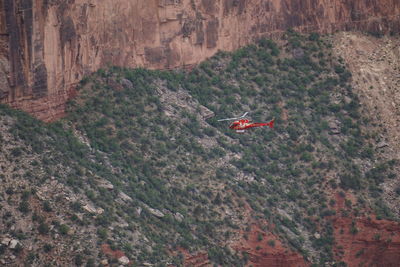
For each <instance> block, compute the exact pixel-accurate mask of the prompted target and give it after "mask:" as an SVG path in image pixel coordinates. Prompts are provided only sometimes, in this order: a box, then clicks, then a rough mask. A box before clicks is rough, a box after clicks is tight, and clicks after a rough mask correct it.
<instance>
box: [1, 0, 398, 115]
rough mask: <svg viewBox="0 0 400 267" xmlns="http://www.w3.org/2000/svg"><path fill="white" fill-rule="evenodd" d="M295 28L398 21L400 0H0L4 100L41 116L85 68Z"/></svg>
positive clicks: (202, 49) (193, 54) (324, 29)
mask: <svg viewBox="0 0 400 267" xmlns="http://www.w3.org/2000/svg"><path fill="white" fill-rule="evenodd" d="M288 28H294V29H296V30H298V31H302V32H314V31H315V32H320V33H331V32H335V31H339V30H361V31H366V32H382V33H390V32H396V33H398V32H399V31H400V2H399V1H398V0H0V102H3V103H8V104H10V105H12V106H14V107H16V108H20V109H23V110H25V111H28V112H30V113H32V114H33V115H35V116H36V117H38V118H40V119H43V120H45V121H49V120H54V119H56V118H59V117H60V116H62V115H63V111H64V107H65V102H66V101H67V99H68V98H69V96H70V95H71V93H72V91H73V88H74V86H75V85H76V84H77V82H78V81H79V80H80V79H81V78H82V77H83V76H84V75H86V74H88V73H90V72H93V71H95V70H97V69H99V68H101V67H105V66H109V65H119V66H128V67H137V66H142V67H146V68H175V67H181V66H190V65H193V64H196V63H198V62H200V61H201V60H203V59H205V58H207V57H209V56H211V55H213V54H214V53H215V52H217V51H218V50H234V49H236V48H238V47H240V46H243V45H246V44H248V43H251V42H253V41H254V40H256V39H258V38H260V37H264V36H266V37H274V36H279V34H280V33H282V31H285V30H286V29H288Z"/></svg>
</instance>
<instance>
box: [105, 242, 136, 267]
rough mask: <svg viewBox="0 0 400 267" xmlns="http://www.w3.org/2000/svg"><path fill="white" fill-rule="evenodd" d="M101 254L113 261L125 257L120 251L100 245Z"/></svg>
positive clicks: (107, 245)
mask: <svg viewBox="0 0 400 267" xmlns="http://www.w3.org/2000/svg"><path fill="white" fill-rule="evenodd" d="M101 252H103V253H104V254H105V255H107V256H108V257H110V258H113V259H119V258H121V257H123V256H125V253H124V252H123V251H121V250H112V249H111V247H110V245H109V244H102V245H101ZM129 264H132V261H129Z"/></svg>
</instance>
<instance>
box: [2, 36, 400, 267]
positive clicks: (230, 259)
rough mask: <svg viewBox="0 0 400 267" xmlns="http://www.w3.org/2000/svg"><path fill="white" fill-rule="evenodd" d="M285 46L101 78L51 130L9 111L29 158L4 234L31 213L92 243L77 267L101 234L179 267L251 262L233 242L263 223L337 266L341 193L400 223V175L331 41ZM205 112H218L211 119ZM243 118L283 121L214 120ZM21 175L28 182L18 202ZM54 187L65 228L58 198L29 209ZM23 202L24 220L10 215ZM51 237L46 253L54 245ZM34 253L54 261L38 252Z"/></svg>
mask: <svg viewBox="0 0 400 267" xmlns="http://www.w3.org/2000/svg"><path fill="white" fill-rule="evenodd" d="M285 38H286V39H285V40H284V41H282V45H281V46H278V45H277V44H276V43H274V42H273V41H271V40H266V39H262V40H260V41H259V42H258V43H257V44H255V45H250V46H247V47H244V48H241V49H239V50H238V51H236V52H234V53H225V52H219V53H218V54H217V55H216V56H214V57H213V58H211V59H209V60H208V61H206V62H203V63H202V64H200V65H199V66H198V67H196V68H194V69H193V70H191V71H179V70H177V71H149V70H144V69H134V70H132V69H123V68H115V67H113V68H110V69H107V70H100V71H98V72H97V73H95V74H94V75H92V76H90V77H87V78H86V79H85V80H83V81H82V82H81V89H80V92H79V96H78V97H77V98H76V99H75V100H73V101H72V102H71V103H70V105H69V115H68V117H67V118H65V119H63V120H62V121H61V122H57V123H53V124H48V125H45V124H43V123H40V122H38V121H36V120H34V119H32V118H30V117H29V116H27V115H25V114H23V113H21V112H17V111H11V110H9V109H8V108H6V107H3V106H2V107H1V111H0V112H1V114H2V116H1V118H2V124H1V125H3V127H4V131H3V132H2V136H3V135H4V137H2V138H0V146H2V148H5V149H4V150H2V151H6V152H4V153H3V157H5V159H3V162H4V163H6V162H7V163H10V164H11V163H12V162H14V161H17V162H18V161H20V160H21V159H26V160H23V165H20V166H21V169H17V168H16V169H9V170H8V171H7V172H6V174H5V175H2V179H4V181H5V183H4V187H7V188H4V189H7V191H5V190H3V191H5V193H3V194H2V196H1V197H2V198H1V200H2V201H3V202H4V201H6V200H8V202H9V204H7V205H6V207H5V208H3V209H1V210H0V213H1V214H2V220H3V222H5V223H6V224H7V229H5V230H4V232H8V233H10V230H9V229H11V226H12V224H13V220H14V219H15V218H19V217H24V216H25V217H27V216H28V215H29V217H32V218H26V220H27V221H28V222H29V223H33V224H34V225H36V226H37V229H38V230H37V231H38V233H39V234H41V235H43V236H52V237H53V240H55V239H54V236H55V234H61V235H64V236H63V238H64V239H63V242H65V243H66V244H68V242H71V243H72V242H76V241H77V240H79V241H80V242H82V244H85V242H87V244H88V245H87V246H85V245H82V246H79V245H76V246H74V250H73V252H74V253H75V254H77V255H80V256H79V257H78V259H77V258H76V257H75V258H74V259H75V263H76V262H77V261H78V262H79V263H82V264H83V263H88V262H89V263H91V262H97V261H99V260H100V259H101V257H102V256H101V255H99V254H98V253H97V252H96V248H95V247H93V245H89V244H92V243H91V242H90V241H91V240H95V241H97V243H98V245H100V244H103V243H109V244H110V245H111V247H112V248H114V249H120V250H123V251H124V252H125V254H126V255H127V256H128V258H129V259H131V260H133V262H135V263H137V264H141V263H143V262H149V263H154V264H157V265H159V266H165V265H167V264H168V263H172V264H174V265H181V264H182V263H183V255H182V254H181V253H176V251H179V250H181V249H183V250H185V251H190V252H197V251H206V252H207V253H208V257H209V260H210V261H211V262H212V263H215V264H220V265H225V266H232V265H238V266H242V265H244V264H246V262H247V260H248V259H247V257H246V255H245V254H243V253H242V252H240V251H234V250H232V249H231V247H230V246H229V243H230V241H232V240H237V239H238V238H246V235H244V236H238V233H239V232H240V231H238V230H239V229H242V230H244V231H245V232H246V231H248V230H249V226H250V225H251V223H252V222H255V221H257V222H260V224H262V226H263V227H264V228H265V230H266V231H271V232H273V233H274V234H276V235H279V236H280V237H281V239H282V240H283V242H284V244H285V245H286V246H288V247H291V248H292V249H294V250H297V251H299V252H301V253H302V254H303V255H304V257H305V258H307V259H308V260H309V261H311V262H312V263H315V264H324V263H325V262H331V261H332V260H333V257H334V255H333V250H332V247H333V246H334V244H335V240H334V236H333V229H332V223H331V220H330V219H331V218H332V216H334V215H337V214H336V211H335V209H334V206H335V200H334V199H332V198H331V199H330V196H332V192H340V194H342V195H343V196H345V195H346V193H345V192H347V191H349V192H352V193H353V194H354V195H356V196H357V202H354V203H352V202H351V201H350V200H347V205H348V206H349V207H350V208H351V211H352V213H353V214H352V216H358V214H359V213H360V211H363V210H365V209H366V208H368V207H369V206H368V205H370V204H368V205H367V203H371V205H372V207H373V208H374V209H375V211H376V212H377V214H378V216H380V217H386V218H392V217H393V215H392V214H391V212H390V211H389V210H388V209H387V208H386V206H385V204H384V202H383V201H382V200H380V188H379V185H380V183H382V182H383V181H384V180H385V179H392V178H394V177H395V174H394V173H393V172H392V171H391V169H392V168H393V166H394V165H395V164H396V162H395V161H382V160H380V159H379V157H378V156H377V155H376V153H375V143H374V139H373V137H374V135H376V133H370V132H368V131H367V127H365V126H366V125H367V124H368V120H367V119H366V118H363V117H362V115H361V114H360V113H359V112H358V105H359V104H358V100H357V97H356V96H355V95H354V94H353V93H352V88H351V86H350V83H349V81H350V79H351V74H350V73H349V72H348V71H347V70H346V69H345V67H344V66H343V64H342V62H341V60H340V59H335V58H332V56H331V54H330V44H329V41H328V39H323V38H320V37H319V36H318V35H317V34H311V35H309V36H303V35H299V34H297V33H295V32H292V31H289V32H288V33H287V34H286V35H285ZM204 107H206V108H204ZM207 109H208V110H210V111H212V112H214V114H216V117H213V118H210V119H205V118H204V117H203V115H202V114H203V112H202V110H207ZM245 111H250V112H251V117H252V118H253V119H254V121H268V120H270V119H271V118H273V117H274V118H275V119H276V122H275V125H276V126H275V128H274V129H272V130H271V129H269V128H259V129H258V128H257V129H252V130H250V131H248V132H247V133H245V134H242V135H241V134H237V133H235V132H232V131H231V130H229V129H228V127H227V124H225V123H220V122H217V121H216V120H217V119H219V118H224V117H231V116H233V115H239V114H242V113H243V112H245ZM5 138H6V139H7V142H4V139H5ZM3 165H4V164H3ZM14 166H15V164H14ZM16 178H19V179H24V188H25V189H24V190H25V191H24V190H22V189H21V190H19V189H18V190H19V191H18V190H17V192H18V193H17V194H15V193H14V192H15V187H17V188H21V187H18V186H16V184H15V183H14V184H13V183H12V181H11V180H15V179H16ZM52 181H53V184H54V181H57V183H59V184H60V186H61V185H62V186H64V187H63V188H64V190H66V192H67V193H66V194H67V195H68V201H69V202H66V201H65V199H61V198H60V199H59V201H56V203H54V204H52V205H54V206H57V207H62V208H60V209H59V210H58V214H59V215H60V214H64V216H62V218H63V219H62V222H60V220H52V221H50V220H49V219H46V216H44V215H49V214H51V207H49V204H47V205H45V204H43V206H42V207H39V208H38V207H35V208H33V207H30V203H33V202H32V201H28V199H29V198H33V197H34V196H35V195H37V192H39V195H40V196H42V195H43V194H42V195H41V194H40V193H41V192H44V191H45V190H44V189H43V188H44V187H45V186H47V187H50V188H52V187H51V183H52ZM6 185H7V186H6ZM48 191H49V190H48ZM8 192H12V193H8ZM26 192H28V193H26ZM46 192H47V191H46ZM55 194H56V193H55ZM42 198H43V199H45V200H43V199H41V200H42V201H43V203H52V202H53V201H54V199H51V198H50V199H46V195H44V196H42ZM47 198H48V197H47ZM13 201H14V202H13ZM46 201H47V202H46ZM49 201H50V202H49ZM18 202H19V203H18ZM10 203H11V204H10ZM17 206H18V211H14V213H15V214H14V215H15V216H16V217H15V218H12V217H13V216H6V214H8V212H10V211H11V210H12V207H14V208H16V207H17ZM88 206H90V207H91V208H87V207H88ZM84 207H86V208H84ZM46 210H47V211H46ZM38 213H40V214H42V215H40V214H39V215H38ZM35 214H36V215H37V216H35ZM341 216H348V214H345V213H343V214H342V215H341ZM38 217H39V218H38ZM265 221H267V222H268V224H265V223H264V224H263V222H265ZM50 225H53V226H54V227H49V226H50ZM63 225H64V226H63ZM50 228H51V229H50ZM70 229H75V230H77V231H80V229H85V231H86V233H87V234H86V235H83V236H82V235H81V236H79V235H77V234H76V233H75V234H74V233H69V232H70V231H69V230H70ZM4 232H3V233H4ZM68 233H69V234H68ZM315 233H318V237H316V235H315ZM23 234H24V235H29V236H30V237H32V238H33V237H34V236H35V235H37V233H36V232H32V233H23ZM12 235H13V236H14V235H15V233H12ZM85 239H86V240H85ZM40 240H41V241H40V242H42V245H43V249H45V250H46V247H45V245H46V244H47V243H46V242H49V241H48V240H47V239H46V238H43V239H40ZM260 242H267V240H264V241H263V240H260ZM268 242H269V244H272V241H268ZM49 246H50V245H49ZM270 246H273V245H270ZM97 247H98V246H97ZM47 248H48V246H47ZM85 248H86V250H85ZM84 250H85V253H84ZM32 253H33V252H32ZM30 257H31V258H29V259H28V257H27V258H26V261H28V260H30V261H31V262H35V261H37V262H39V261H43V260H44V256H43V255H41V253H39V252H38V251H36V254H35V253H34V255H33V256H30Z"/></svg>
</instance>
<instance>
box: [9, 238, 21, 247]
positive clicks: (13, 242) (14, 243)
mask: <svg viewBox="0 0 400 267" xmlns="http://www.w3.org/2000/svg"><path fill="white" fill-rule="evenodd" d="M18 243H19V242H18V240H16V239H13V240H11V242H10V245H9V248H11V249H14V248H16V247H17V245H18Z"/></svg>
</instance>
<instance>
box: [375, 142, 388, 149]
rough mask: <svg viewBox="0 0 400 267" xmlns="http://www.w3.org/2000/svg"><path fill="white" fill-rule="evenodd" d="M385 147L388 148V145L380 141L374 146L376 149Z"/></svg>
mask: <svg viewBox="0 0 400 267" xmlns="http://www.w3.org/2000/svg"><path fill="white" fill-rule="evenodd" d="M387 146H389V145H388V143H386V142H384V141H381V142H379V143H378V144H377V145H376V147H377V148H384V147H387Z"/></svg>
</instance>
